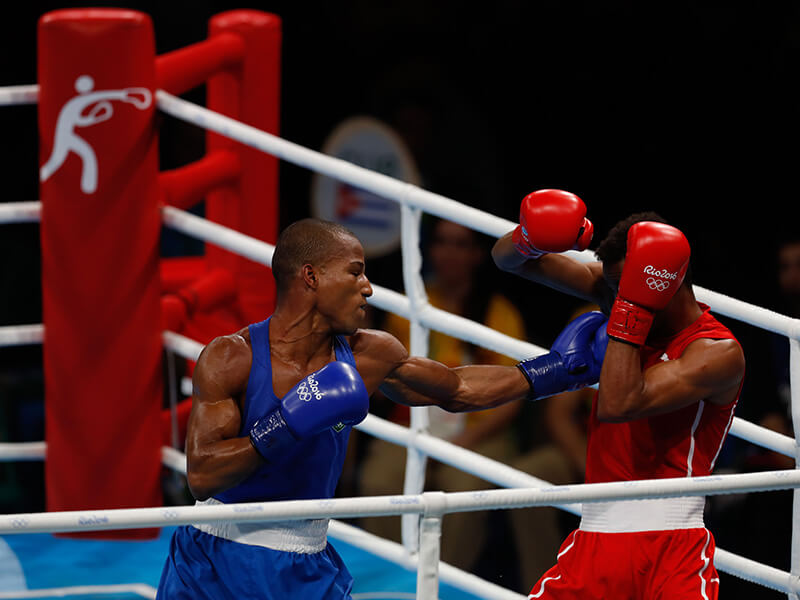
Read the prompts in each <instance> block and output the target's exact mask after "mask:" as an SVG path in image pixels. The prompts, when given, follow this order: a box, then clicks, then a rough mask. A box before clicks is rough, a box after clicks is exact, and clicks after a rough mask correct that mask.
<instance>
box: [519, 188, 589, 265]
mask: <svg viewBox="0 0 800 600" xmlns="http://www.w3.org/2000/svg"><path fill="white" fill-rule="evenodd" d="M593 233H594V226H593V225H592V222H591V221H590V220H589V219H587V218H586V205H585V204H584V203H583V200H581V199H580V198H578V196H576V195H575V194H571V193H570V192H565V191H563V190H537V191H535V192H532V193H530V194H528V195H527V196H525V198H523V200H522V204H521V205H520V208H519V225H518V226H517V227H516V228H515V229H514V231H513V233H512V234H511V240H512V241H513V243H514V248H515V249H516V250H517V252H519V253H520V254H522V255H523V256H526V257H528V258H538V257H540V256H541V255H542V254H546V253H548V252H565V251H566V250H585V249H586V248H588V247H589V242H591V241H592V234H593Z"/></svg>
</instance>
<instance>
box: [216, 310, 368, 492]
mask: <svg viewBox="0 0 800 600" xmlns="http://www.w3.org/2000/svg"><path fill="white" fill-rule="evenodd" d="M269 321H270V319H267V320H265V321H261V322H260V323H254V324H253V325H250V326H249V328H248V329H249V330H250V346H251V348H252V352H253V363H252V366H251V367H250V378H249V379H248V381H247V395H246V396H245V404H244V414H243V415H242V425H241V428H240V429H239V435H240V436H242V437H245V436H247V435H249V432H250V428H251V427H252V426H253V424H254V423H255V422H256V420H258V419H259V418H261V417H263V416H264V415H266V414H268V413H270V412H272V411H273V410H275V409H276V408H278V406H280V398H278V397H277V396H276V395H275V392H274V391H273V387H272V361H271V360H270V351H269ZM333 348H334V352H335V356H336V360H340V361H342V362H346V363H349V364H351V365H353V366H354V367H355V366H356V361H355V359H354V358H353V352H352V351H351V350H350V345H349V344H348V343H347V340H346V339H345V338H344V337H342V336H335V337H334V338H333ZM351 429H352V428H351V427H350V426H349V425H348V426H345V427H343V428H342V429H337V428H334V427H329V428H328V429H326V430H325V431H323V432H322V433H319V434H317V435H315V436H313V437H310V438H307V439H304V440H300V441H298V442H297V443H295V444H294V445H292V446H290V447H287V448H286V449H284V451H283V455H282V456H281V457H280V459H279V460H277V461H275V462H272V463H269V464H267V463H264V464H263V465H261V467H259V469H258V470H257V471H255V472H254V473H252V474H251V475H250V476H249V477H247V479H245V480H244V481H242V482H241V483H240V484H239V485H237V486H235V487H232V488H230V489H228V490H225V491H224V492H221V493H219V494H217V495H216V496H214V497H215V498H216V499H217V500H219V501H220V502H225V503H226V504H231V503H234V502H261V501H267V500H307V499H313V498H331V497H333V493H334V490H335V489H336V483H337V482H338V481H339V476H340V475H341V473H342V465H343V463H344V455H345V451H346V450H347V440H348V438H349V437H350V430H351Z"/></svg>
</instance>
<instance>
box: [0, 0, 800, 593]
mask: <svg viewBox="0 0 800 600" xmlns="http://www.w3.org/2000/svg"><path fill="white" fill-rule="evenodd" d="M88 5H89V4H84V6H88ZM102 5H103V6H122V7H126V8H133V9H138V10H142V11H144V12H147V13H149V14H150V15H151V16H152V17H153V21H154V25H155V34H156V43H157V52H158V53H163V52H167V51H170V50H173V49H176V48H179V47H182V46H185V45H187V44H190V43H193V42H196V41H199V40H201V39H203V38H204V37H205V36H206V23H207V20H208V18H209V17H210V16H211V15H213V14H216V13H218V12H221V11H223V10H228V9H230V8H257V9H261V10H265V11H268V12H273V13H276V14H278V15H280V16H281V17H282V19H283V35H284V46H283V67H282V69H283V72H282V99H281V102H282V118H281V135H282V136H283V137H285V138H286V139H288V140H290V141H293V142H296V143H299V144H301V145H304V146H307V147H309V148H312V149H319V148H320V147H321V145H322V143H323V141H324V139H325V138H326V137H327V135H328V134H329V133H330V131H331V130H332V129H333V128H334V127H335V126H336V125H337V124H338V123H339V122H341V121H342V120H343V119H344V118H347V117H350V116H353V115H358V114H367V115H372V116H375V117H378V118H380V119H383V120H384V121H386V122H387V123H389V124H390V125H392V126H393V127H395V129H396V130H397V131H398V132H399V133H400V134H401V135H403V136H404V137H405V138H406V140H407V141H408V143H409V146H410V147H411V149H412V152H413V153H414V156H415V158H416V160H417V162H418V165H419V167H420V170H421V172H422V174H423V178H424V182H423V187H425V188H426V189H429V190H431V191H434V192H437V193H440V194H443V195H445V196H449V197H452V198H454V199H456V200H458V201H460V202H463V203H466V204H470V205H473V206H476V207H478V208H481V209H483V210H487V211H489V212H492V213H494V214H498V215H500V216H503V217H506V218H508V219H512V220H514V219H516V215H517V210H518V207H519V201H520V200H521V198H522V197H523V196H524V195H525V194H526V193H528V192H530V191H532V190H534V189H538V188H543V187H556V188H564V189H568V190H570V191H572V192H575V193H577V194H578V195H580V196H581V197H582V198H583V199H584V200H585V201H586V203H587V205H588V207H589V216H590V218H591V219H592V220H593V221H594V223H595V226H596V236H595V244H594V245H596V242H597V241H599V239H601V238H602V237H603V235H604V234H605V232H606V231H607V230H608V229H609V227H610V226H611V225H612V224H613V223H614V222H616V221H617V220H618V219H620V218H622V217H624V216H626V215H627V214H629V213H631V212H636V211H640V210H656V211H657V212H659V213H661V214H662V215H663V216H664V217H666V218H667V219H668V220H670V221H671V222H672V223H673V224H675V225H676V226H678V227H680V228H681V229H682V230H683V231H684V232H685V233H686V234H687V236H688V237H689V240H690V241H691V243H692V247H693V268H694V276H695V283H696V284H698V285H700V286H703V287H706V288H710V289H712V290H714V291H717V292H722V293H725V294H729V295H732V296H735V297H738V298H741V299H744V300H747V301H749V302H753V303H755V304H758V305H761V306H766V307H770V308H773V307H778V306H779V305H778V304H777V296H776V286H775V260H774V257H775V250H776V244H777V243H778V241H779V240H781V239H783V238H784V237H786V236H791V235H793V234H794V232H795V229H796V227H797V223H796V221H797V214H798V211H797V209H796V198H797V195H796V182H795V173H796V165H795V163H796V160H797V152H796V145H797V142H796V140H797V138H798V136H797V134H798V98H797V92H798V83H797V82H798V72H799V69H798V67H800V64H798V62H800V5H798V4H796V3H791V2H774V3H765V2H755V1H751V2H732V3H729V2H726V3H723V2H680V1H678V2H674V1H673V2H633V1H614V0H610V1H607V2H556V1H544V2H528V1H523V0H516V1H512V0H499V1H495V2H492V3H487V4H486V5H479V6H480V8H479V9H478V10H472V9H468V8H466V4H465V3H463V2H455V1H451V0H447V1H437V2H432V1H423V0H405V1H403V2H371V1H368V0H361V1H348V2H324V3H323V2H320V3H311V2H263V3H241V4H235V5H233V4H229V3H225V2H203V1H196V2H178V1H172V2H126V3H116V2H105V3H102ZM70 6H76V5H75V4H72V3H57V2H39V3H30V4H27V5H19V6H17V7H16V8H15V13H14V18H13V19H12V20H9V21H6V27H5V28H4V35H3V36H2V38H1V39H0V61H2V69H1V70H0V72H1V73H2V80H0V85H15V84H29V83H35V82H36V21H37V19H38V17H39V16H40V15H41V14H43V13H45V12H47V11H48V10H52V9H55V8H63V7H70ZM185 97H186V98H188V99H190V100H193V101H197V102H201V103H202V101H203V90H202V89H199V90H195V91H193V92H191V93H190V94H187V95H185ZM0 127H2V132H3V146H2V154H3V159H4V160H3V164H4V165H5V166H4V169H3V172H4V175H5V176H4V178H3V189H4V193H3V194H2V200H3V201H9V202H13V201H20V200H33V199H36V198H37V197H38V191H37V190H38V178H37V165H38V156H37V151H38V150H37V133H36V111H35V107H30V106H29V107H4V108H2V110H0ZM161 150H162V152H161V156H162V166H163V167H164V168H170V167H175V166H178V165H180V164H183V163H185V162H187V161H189V160H191V159H193V158H198V157H200V156H201V155H202V153H203V137H202V134H201V133H200V132H198V131H196V130H194V129H193V128H192V127H190V126H186V125H184V124H181V123H178V122H175V121H174V120H172V119H169V118H167V119H165V120H164V125H163V128H162V133H161ZM280 180H281V183H280V194H281V224H282V225H285V224H287V223H288V222H290V221H291V220H294V219H296V218H299V217H303V216H306V215H307V214H308V206H309V195H310V183H311V174H310V173H309V172H306V171H304V170H303V169H300V168H298V167H294V166H293V165H290V164H287V163H283V164H282V165H281V172H280ZM594 245H593V246H594ZM0 257H2V258H0V325H11V324H18V323H39V322H41V300H40V283H39V260H40V257H39V249H38V225H2V226H0ZM398 265H399V263H398V257H397V256H391V257H388V258H386V259H382V260H380V261H376V262H375V263H373V264H372V265H370V266H369V269H368V274H369V275H370V276H371V278H372V279H373V281H374V282H376V283H379V284H381V285H387V286H390V287H395V288H397V287H399V285H400V278H399V271H398ZM493 278H494V283H495V285H497V286H499V287H500V288H501V289H503V290H504V291H505V292H506V293H507V294H508V295H510V296H511V297H512V298H513V299H514V300H515V301H516V302H517V303H518V305H519V306H520V307H521V309H522V310H523V311H524V313H525V316H526V318H527V321H528V325H529V329H530V338H531V340H532V341H535V342H537V343H541V344H549V342H550V341H552V338H553V336H554V335H555V334H556V333H557V331H558V329H559V328H560V326H561V324H562V323H563V322H564V321H565V319H566V317H567V315H568V314H569V312H570V311H571V310H572V308H573V307H574V306H575V304H574V303H573V302H572V301H571V300H565V299H564V298H563V297H562V296H559V295H556V294H554V293H552V292H549V291H548V290H544V289H541V288H535V287H534V286H532V285H530V284H525V283H523V282H520V281H517V280H513V279H511V278H508V277H505V276H502V275H500V274H495V275H493ZM725 323H726V324H728V325H729V326H731V327H732V328H733V329H734V331H735V333H736V334H737V336H739V337H740V339H741V340H742V342H743V345H744V346H745V352H746V354H747V357H748V387H747V388H746V389H745V393H744V394H743V397H742V402H741V404H740V407H739V410H738V413H737V414H739V416H744V417H746V418H750V417H752V418H756V417H757V416H758V415H759V414H760V413H761V412H763V406H764V405H765V403H767V402H769V401H770V398H771V393H772V392H771V391H770V389H769V386H770V385H771V384H772V382H771V381H770V379H769V372H768V370H769V365H768V364H767V363H768V361H767V360H766V356H767V353H766V352H765V351H764V349H765V348H766V347H767V346H766V344H767V339H766V338H767V336H766V335H765V334H763V333H761V332H758V331H755V330H753V328H750V327H748V326H745V325H742V324H739V323H737V322H735V321H730V320H725ZM0 377H1V378H2V379H1V380H0V384H2V385H0V393H2V394H3V397H2V398H1V399H2V400H3V401H4V405H6V408H5V409H4V410H6V411H7V412H8V411H12V412H13V413H14V414H12V415H10V416H7V418H6V419H5V422H6V423H27V425H26V427H29V430H27V431H23V430H20V429H19V428H14V427H8V426H6V429H8V431H6V432H2V431H0V434H3V433H5V435H6V436H7V437H8V439H15V438H16V439H37V433H36V428H37V427H39V426H40V422H41V416H40V415H41V409H40V405H41V402H40V400H41V358H40V350H39V349H38V348H15V349H0ZM765 386H766V387H765ZM9 399H13V403H12V402H5V400H9ZM26 399H27V400H26ZM11 404H13V406H14V408H13V409H12V408H9V406H10V405H11ZM26 411H27V412H26ZM19 413H24V414H22V415H21V416H20V414H19ZM28 413H30V414H28ZM38 439H41V434H39V438H38ZM729 445H732V446H733V447H734V448H737V446H736V443H735V442H733V444H729ZM731 460H732V462H731V464H734V462H733V459H731ZM2 468H4V467H2V465H0V469H2ZM33 479H34V480H36V477H35V476H34V477H33ZM26 485H28V486H34V485H38V484H37V483H36V481H32V482H28V483H27V484H26ZM10 506H11V508H12V509H13V508H15V505H14V504H13V502H12V503H10ZM27 506H28V510H30V509H31V508H30V504H28V505H27ZM785 526H786V528H787V529H788V528H789V524H788V522H787V523H786V525H785ZM765 535H766V534H765ZM756 537H757V536H756ZM720 545H724V544H722V543H721V542H720ZM728 547H729V549H734V548H731V547H730V544H729V545H728ZM783 556H784V557H786V558H787V559H788V550H787V553H786V554H784V555H783ZM773 564H775V563H774V562H773ZM775 566H782V565H778V564H775ZM785 567H788V564H787V565H786V566H785ZM785 567H784V568H785ZM723 597H724V596H723ZM759 597H761V596H759Z"/></svg>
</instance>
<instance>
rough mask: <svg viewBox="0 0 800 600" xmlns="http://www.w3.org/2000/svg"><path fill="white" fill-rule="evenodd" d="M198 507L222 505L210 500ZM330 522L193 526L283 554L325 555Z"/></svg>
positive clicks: (223, 523) (205, 531) (198, 504)
mask: <svg viewBox="0 0 800 600" xmlns="http://www.w3.org/2000/svg"><path fill="white" fill-rule="evenodd" d="M195 504H196V505H197V506H208V505H213V504H222V502H220V501H219V500H216V499H214V498H209V499H208V500H204V501H202V502H201V501H197V502H196V503H195ZM328 521H329V519H314V520H306V521H275V522H271V523H248V522H245V523H233V522H231V521H224V522H220V523H193V524H192V527H194V528H196V529H199V530H200V531H202V532H204V533H208V534H210V535H215V536H217V537H221V538H224V539H226V540H231V541H233V542H238V543H240V544H248V545H250V546H262V547H264V548H271V549H272V550H280V551H282V552H297V553H300V554H315V553H317V552H322V551H323V550H324V549H325V546H326V545H327V543H328Z"/></svg>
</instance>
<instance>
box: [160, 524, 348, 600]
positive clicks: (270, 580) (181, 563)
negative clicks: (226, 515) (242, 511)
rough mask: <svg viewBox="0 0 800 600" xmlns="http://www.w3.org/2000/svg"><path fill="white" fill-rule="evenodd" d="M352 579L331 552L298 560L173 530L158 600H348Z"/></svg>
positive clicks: (195, 531)
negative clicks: (205, 599)
mask: <svg viewBox="0 0 800 600" xmlns="http://www.w3.org/2000/svg"><path fill="white" fill-rule="evenodd" d="M352 587H353V577H352V575H350V572H349V571H348V570H347V567H345V565H344V563H343V562H342V559H341V558H340V557H339V554H338V553H337V552H336V550H335V549H334V548H333V546H331V545H330V544H328V545H327V546H326V547H325V549H324V550H323V551H322V552H317V553H315V554H300V553H296V552H282V551H280V550H272V549H270V548H264V547H261V546H250V545H247V544H240V543H238V542H233V541H230V540H226V539H224V538H219V537H216V536H214V535H210V534H208V533H204V532H202V531H200V530H198V529H195V528H194V527H191V526H184V527H178V529H177V530H176V531H175V533H174V534H173V536H172V540H171V541H170V548H169V556H168V557H167V561H166V564H165V565H164V570H163V572H162V573H161V581H160V582H159V584H158V594H157V595H156V598H157V599H159V600H160V599H163V600H190V599H191V600H200V599H203V598H208V599H209V600H212V599H213V600H220V599H223V598H231V599H234V598H236V599H238V598H259V599H263V600H285V599H286V598H302V599H303V600H317V599H319V600H323V599H325V600H327V599H331V598H333V599H336V600H338V599H340V598H341V599H344V600H350V599H351V596H350V590H351V589H352Z"/></svg>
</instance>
